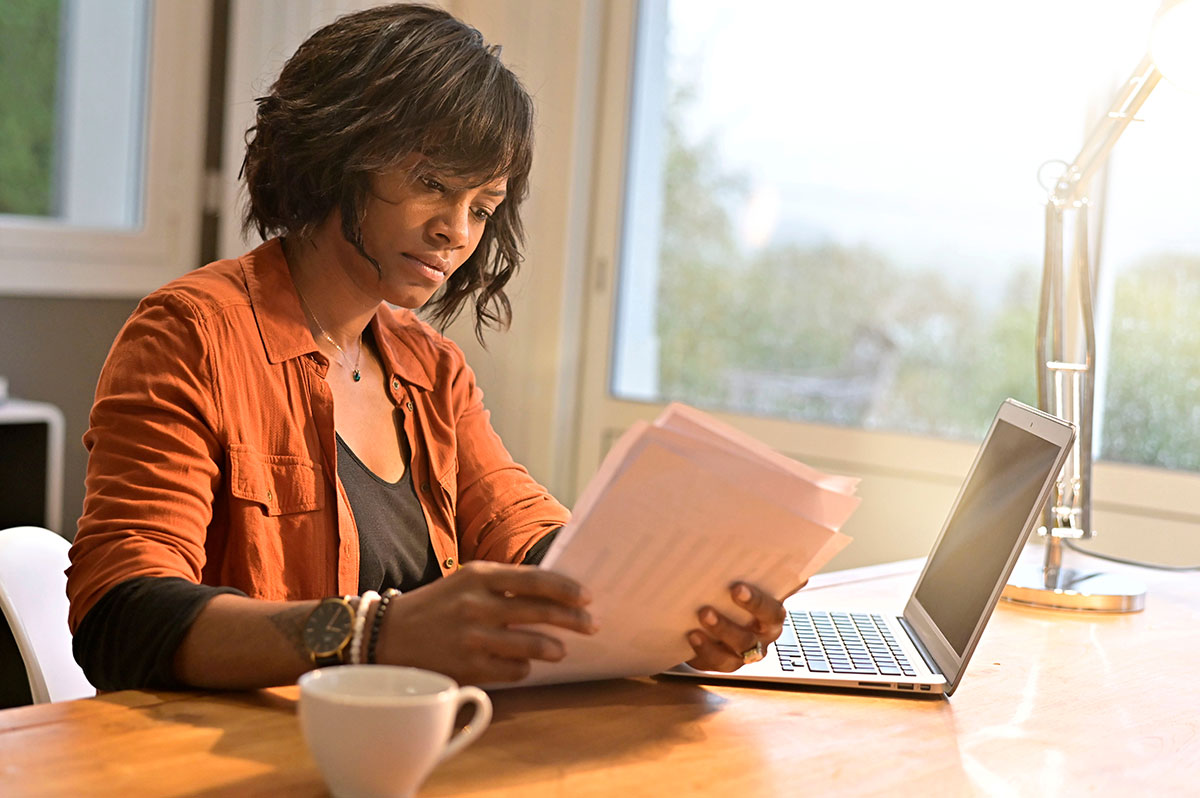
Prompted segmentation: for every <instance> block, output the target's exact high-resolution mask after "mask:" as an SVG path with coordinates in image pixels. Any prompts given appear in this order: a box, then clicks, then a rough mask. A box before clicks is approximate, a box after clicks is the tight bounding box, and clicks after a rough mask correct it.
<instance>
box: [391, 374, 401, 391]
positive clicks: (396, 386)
mask: <svg viewBox="0 0 1200 798" xmlns="http://www.w3.org/2000/svg"><path fill="white" fill-rule="evenodd" d="M392 390H394V391H398V390H400V380H399V379H397V378H396V377H392Z"/></svg>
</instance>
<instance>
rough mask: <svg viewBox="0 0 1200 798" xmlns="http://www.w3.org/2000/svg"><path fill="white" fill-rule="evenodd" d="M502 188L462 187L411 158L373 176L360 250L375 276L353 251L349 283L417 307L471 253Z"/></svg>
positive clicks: (500, 182)
mask: <svg viewBox="0 0 1200 798" xmlns="http://www.w3.org/2000/svg"><path fill="white" fill-rule="evenodd" d="M507 185H508V180H507V178H504V177H501V178H499V179H496V180H493V181H491V182H489V183H484V184H482V185H467V184H465V183H463V182H461V181H460V180H457V179H450V178H447V177H443V176H441V175H438V174H436V173H434V172H431V171H428V170H425V169H423V168H422V166H421V165H420V160H419V159H418V158H416V157H411V158H409V159H408V160H406V161H405V162H404V163H403V164H401V165H400V166H399V167H398V168H396V169H395V170H392V171H391V172H387V173H384V174H381V175H376V176H374V177H372V179H371V185H370V190H369V192H368V196H367V204H366V209H365V214H364V217H363V222H362V237H363V248H364V249H365V250H366V251H367V252H368V253H370V255H371V257H373V258H374V259H375V260H376V261H377V262H378V263H379V267H380V272H381V273H376V271H375V268H374V266H372V265H371V264H370V263H368V262H367V261H366V260H364V259H363V258H362V257H361V256H360V255H357V252H356V253H355V255H356V257H354V258H352V259H351V262H352V263H353V264H354V266H353V267H352V270H351V271H352V273H351V278H352V279H353V280H354V281H355V282H356V283H357V284H358V286H359V288H360V289H362V290H364V291H367V292H369V293H374V294H376V295H378V296H379V298H380V299H382V300H384V301H386V302H390V303H392V304H393V305H399V306H401V307H405V308H418V307H420V306H422V305H424V304H425V303H426V302H428V301H429V299H430V297H432V296H433V294H434V292H435V291H437V290H438V288H440V287H441V285H442V283H444V282H445V281H446V280H447V279H448V278H449V277H450V275H451V274H453V273H454V271H455V270H456V269H458V268H459V267H460V266H462V264H463V263H464V262H465V261H466V260H467V258H469V257H470V256H471V254H472V253H474V252H475V248H476V247H477V246H479V240H480V239H481V238H482V237H483V231H484V228H485V226H486V225H487V221H488V219H489V217H491V216H492V214H494V213H495V212H496V209H497V208H498V207H499V206H500V203H501V202H503V200H504V196H505V191H506V189H507Z"/></svg>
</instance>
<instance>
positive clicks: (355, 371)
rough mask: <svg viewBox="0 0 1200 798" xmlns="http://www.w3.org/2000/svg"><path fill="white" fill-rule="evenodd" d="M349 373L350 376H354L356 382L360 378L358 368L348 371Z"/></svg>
mask: <svg viewBox="0 0 1200 798" xmlns="http://www.w3.org/2000/svg"><path fill="white" fill-rule="evenodd" d="M350 374H351V376H353V377H354V381H355V382H358V381H359V380H361V379H362V374H360V373H359V371H358V369H355V370H354V371H352V372H350Z"/></svg>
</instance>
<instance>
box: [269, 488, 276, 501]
mask: <svg viewBox="0 0 1200 798" xmlns="http://www.w3.org/2000/svg"><path fill="white" fill-rule="evenodd" d="M267 501H269V502H273V501H275V494H274V493H272V492H271V491H269V490H268V491H267Z"/></svg>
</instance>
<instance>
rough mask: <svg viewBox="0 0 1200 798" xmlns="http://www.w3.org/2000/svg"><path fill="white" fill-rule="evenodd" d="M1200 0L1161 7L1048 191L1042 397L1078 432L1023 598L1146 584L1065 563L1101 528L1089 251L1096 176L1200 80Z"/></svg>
mask: <svg viewBox="0 0 1200 798" xmlns="http://www.w3.org/2000/svg"><path fill="white" fill-rule="evenodd" d="M1197 42H1200V0H1167V2H1164V3H1163V4H1162V6H1161V7H1160V8H1159V10H1158V12H1157V14H1156V18H1155V22H1154V29H1153V33H1152V34H1151V41H1150V49H1149V52H1148V53H1147V54H1146V56H1145V57H1144V58H1143V59H1142V61H1141V63H1140V64H1138V66H1137V68H1136V69H1134V71H1133V74H1132V75H1131V76H1130V78H1129V80H1127V81H1126V82H1125V83H1124V85H1123V86H1122V87H1121V90H1120V91H1119V92H1118V94H1117V97H1116V99H1115V100H1114V101H1113V104H1112V106H1111V107H1110V108H1109V110H1108V113H1107V114H1105V116H1104V117H1102V118H1101V119H1100V121H1099V123H1098V124H1097V125H1096V126H1095V127H1094V128H1092V130H1091V132H1090V133H1089V135H1088V137H1087V139H1086V140H1085V141H1084V145H1083V148H1082V149H1080V151H1079V154H1078V155H1077V156H1075V160H1074V161H1072V162H1071V164H1070V165H1069V166H1068V167H1067V168H1066V170H1065V171H1064V172H1063V173H1062V175H1061V176H1060V177H1059V178H1058V180H1057V181H1056V182H1055V183H1054V186H1053V188H1052V189H1051V190H1050V192H1049V196H1048V197H1047V200H1046V249H1045V257H1044V268H1043V271H1042V290H1041V299H1040V302H1039V310H1038V328H1037V345H1036V346H1037V389H1038V405H1039V406H1040V407H1041V409H1042V410H1044V411H1046V412H1047V413H1053V414H1054V415H1057V416H1059V417H1060V418H1063V419H1066V420H1067V421H1071V422H1073V423H1074V424H1075V425H1076V426H1077V427H1078V428H1079V433H1078V437H1077V439H1076V441H1075V447H1074V450H1073V451H1072V452H1071V455H1070V456H1069V457H1068V459H1067V461H1066V463H1065V464H1064V465H1063V470H1062V473H1060V474H1059V478H1058V481H1057V483H1056V486H1055V490H1054V492H1053V494H1052V495H1051V498H1050V501H1049V502H1048V503H1047V506H1046V508H1045V510H1044V511H1043V524H1044V525H1043V526H1042V527H1041V528H1039V529H1038V534H1039V535H1041V536H1043V537H1044V538H1045V541H1046V546H1045V549H1046V551H1045V559H1044V561H1043V563H1042V565H1041V567H1033V568H1024V569H1023V568H1018V569H1017V570H1015V571H1014V572H1013V576H1012V578H1011V579H1010V580H1009V584H1008V585H1007V586H1006V587H1005V589H1004V593H1003V594H1002V595H1003V597H1004V598H1006V599H1008V600H1010V601H1017V602H1021V603H1024V604H1035V605H1038V606H1044V607H1055V608H1060V609H1073V610H1092V611H1099V612H1137V611H1139V610H1141V609H1142V607H1143V606H1144V604H1145V596H1146V592H1145V588H1144V587H1142V586H1141V585H1140V584H1139V583H1137V582H1136V581H1134V580H1130V579H1127V578H1125V577H1122V576H1119V575H1116V574H1107V573H1101V572H1096V571H1079V570H1076V569H1073V568H1067V567H1064V566H1063V564H1062V550H1063V540H1064V539H1088V538H1091V537H1092V536H1093V535H1094V534H1095V532H1094V530H1093V528H1092V491H1091V488H1092V486H1091V482H1092V426H1093V424H1092V421H1093V419H1092V416H1093V410H1094V407H1095V396H1094V390H1095V384H1096V330H1095V319H1094V315H1093V296H1094V291H1093V280H1094V266H1093V264H1092V260H1091V258H1090V257H1089V253H1088V224H1087V217H1088V205H1089V202H1088V193H1089V188H1090V185H1089V184H1090V181H1091V178H1092V176H1093V175H1094V174H1095V173H1096V171H1097V170H1098V169H1099V168H1100V167H1101V166H1102V165H1103V164H1104V162H1105V160H1106V159H1107V158H1108V155H1109V153H1110V152H1111V151H1112V148H1113V146H1114V145H1115V144H1116V143H1117V139H1119V138H1120V137H1121V134H1122V133H1124V132H1125V128H1126V127H1127V126H1128V125H1129V123H1130V122H1131V121H1133V119H1134V115H1135V114H1136V113H1137V112H1138V110H1139V109H1140V108H1141V107H1142V104H1143V103H1144V102H1145V101H1146V98H1147V97H1148V96H1150V92H1152V91H1154V87H1155V86H1157V85H1158V81H1159V78H1160V77H1162V76H1164V75H1165V76H1166V77H1167V78H1168V79H1169V80H1171V81H1172V82H1176V83H1179V84H1181V85H1183V86H1185V87H1187V88H1193V89H1195V88H1200V46H1197V44H1196V43H1197ZM1068 215H1071V216H1073V231H1072V232H1073V238H1074V244H1073V246H1072V253H1071V260H1070V268H1069V269H1067V270H1064V269H1063V226H1064V218H1065V217H1066V216H1068Z"/></svg>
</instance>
